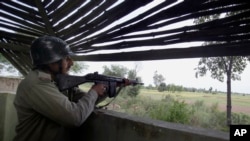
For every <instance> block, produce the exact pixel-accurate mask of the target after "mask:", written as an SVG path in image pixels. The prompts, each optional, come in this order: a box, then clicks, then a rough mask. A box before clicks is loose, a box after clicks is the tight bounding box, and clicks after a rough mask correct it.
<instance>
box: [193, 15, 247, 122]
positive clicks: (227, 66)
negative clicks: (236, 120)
mask: <svg viewBox="0 0 250 141" xmlns="http://www.w3.org/2000/svg"><path fill="white" fill-rule="evenodd" d="M232 14H236V13H227V14H226V16H229V15H232ZM219 17H220V15H219V14H216V15H212V16H206V17H201V18H198V19H196V20H195V21H194V23H195V24H199V23H203V22H206V21H211V20H214V19H218V18H219ZM223 43H225V42H205V43H204V46H205V45H211V44H223ZM247 61H250V57H244V56H226V57H209V58H201V59H200V61H199V63H198V67H197V68H195V69H196V70H197V71H196V77H198V76H204V75H205V74H206V73H207V72H208V71H209V72H210V73H211V77H212V78H213V79H217V80H219V81H221V82H224V78H225V77H226V79H227V84H226V85H227V125H230V124H231V107H232V106H231V80H240V79H241V78H240V74H241V73H242V72H243V71H244V69H245V68H246V66H247Z"/></svg>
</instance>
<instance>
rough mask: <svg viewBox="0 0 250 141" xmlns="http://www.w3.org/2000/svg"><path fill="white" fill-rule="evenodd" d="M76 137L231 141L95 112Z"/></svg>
mask: <svg viewBox="0 0 250 141" xmlns="http://www.w3.org/2000/svg"><path fill="white" fill-rule="evenodd" d="M80 128H81V130H79V132H75V133H76V135H75V136H76V137H78V138H80V139H81V140H90V141H118V140H119V141H152V140H154V141H166V140H174V141H229V133H226V132H221V131H214V130H208V129H203V128H195V127H191V126H185V125H181V124H174V123H168V122H163V121H158V120H152V119H145V118H139V117H133V116H129V115H127V114H123V113H118V112H114V111H107V110H96V111H95V112H94V113H93V114H92V115H91V116H90V118H89V119H88V120H87V121H86V122H85V123H84V124H83V125H82V127H80Z"/></svg>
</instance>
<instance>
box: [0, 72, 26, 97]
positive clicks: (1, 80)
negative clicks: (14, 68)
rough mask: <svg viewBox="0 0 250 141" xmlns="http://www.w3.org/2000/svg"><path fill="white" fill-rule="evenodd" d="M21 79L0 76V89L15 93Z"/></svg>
mask: <svg viewBox="0 0 250 141" xmlns="http://www.w3.org/2000/svg"><path fill="white" fill-rule="evenodd" d="M21 80H22V79H21V78H14V77H2V76H0V91H1V92H10V93H13V94H15V92H16V89H17V86H18V84H19V83H20V81H21Z"/></svg>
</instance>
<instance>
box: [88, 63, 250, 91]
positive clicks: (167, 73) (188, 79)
mask: <svg viewBox="0 0 250 141" xmlns="http://www.w3.org/2000/svg"><path fill="white" fill-rule="evenodd" d="M198 61H199V58H195V59H170V60H161V61H142V62H140V64H141V65H140V66H141V67H140V70H139V72H138V75H139V76H140V77H141V78H142V81H143V83H144V84H145V86H148V85H149V84H152V85H153V75H154V72H155V71H157V72H158V74H162V75H163V76H164V77H165V83H166V84H171V83H172V84H175V85H182V86H184V87H194V88H205V89H206V90H208V89H209V88H210V87H212V88H213V90H215V89H217V90H219V91H224V92H226V89H227V87H226V79H225V81H224V82H219V81H218V80H215V79H212V78H211V77H210V74H207V75H206V76H204V77H199V78H196V77H195V70H194V68H195V67H197V65H198ZM86 64H87V65H89V68H88V70H86V71H85V72H84V73H91V72H94V71H98V72H99V73H102V72H103V66H104V65H107V66H110V65H111V64H116V65H122V66H125V67H127V68H128V69H132V68H134V66H135V62H86ZM249 78H250V64H249V63H248V66H247V68H246V69H245V70H244V72H243V73H242V74H241V81H232V91H233V92H240V93H248V94H250V88H249V87H250V80H249Z"/></svg>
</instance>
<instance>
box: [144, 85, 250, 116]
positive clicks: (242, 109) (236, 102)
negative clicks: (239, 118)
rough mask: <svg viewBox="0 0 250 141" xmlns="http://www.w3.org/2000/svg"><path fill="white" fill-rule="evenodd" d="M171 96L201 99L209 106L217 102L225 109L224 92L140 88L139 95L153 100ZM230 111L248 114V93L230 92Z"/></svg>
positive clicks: (249, 107)
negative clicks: (162, 90)
mask: <svg viewBox="0 0 250 141" xmlns="http://www.w3.org/2000/svg"><path fill="white" fill-rule="evenodd" d="M168 95H170V96H172V97H174V99H176V100H179V101H184V102H185V103H188V104H192V103H195V102H196V101H203V102H204V104H205V105H207V106H211V105H213V104H216V103H217V104H218V106H219V109H220V110H221V111H226V105H227V95H226V94H211V93H197V92H175V93H172V92H166V91H165V92H158V91H157V90H149V89H141V91H140V94H139V96H141V97H149V98H151V99H154V100H161V99H163V98H165V97H166V96H168ZM231 100H232V112H235V113H245V114H248V115H250V95H239V94H237V95H236V94H232V95H231Z"/></svg>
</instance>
